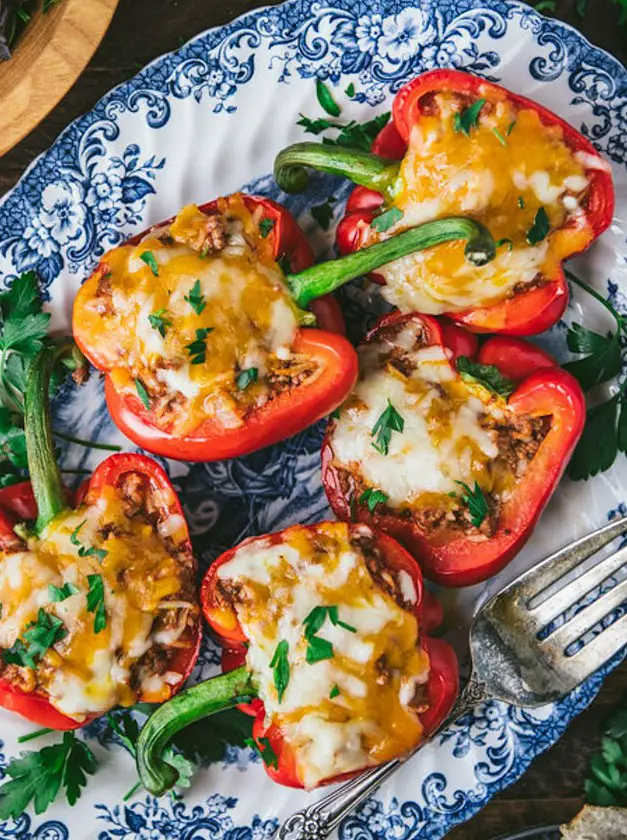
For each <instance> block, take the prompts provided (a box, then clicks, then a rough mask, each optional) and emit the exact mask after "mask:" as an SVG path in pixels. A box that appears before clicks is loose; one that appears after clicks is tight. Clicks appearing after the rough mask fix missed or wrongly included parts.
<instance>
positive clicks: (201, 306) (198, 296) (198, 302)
mask: <svg viewBox="0 0 627 840" xmlns="http://www.w3.org/2000/svg"><path fill="white" fill-rule="evenodd" d="M183 300H185V301H187V303H189V305H190V306H191V307H192V309H193V310H194V312H195V313H196V315H201V314H202V312H203V311H204V310H205V308H206V306H207V304H206V302H205V296H204V295H203V293H202V292H201V290H200V280H196V282H195V283H194V285H193V286H192V288H191V291H190V293H189V294H188V295H183Z"/></svg>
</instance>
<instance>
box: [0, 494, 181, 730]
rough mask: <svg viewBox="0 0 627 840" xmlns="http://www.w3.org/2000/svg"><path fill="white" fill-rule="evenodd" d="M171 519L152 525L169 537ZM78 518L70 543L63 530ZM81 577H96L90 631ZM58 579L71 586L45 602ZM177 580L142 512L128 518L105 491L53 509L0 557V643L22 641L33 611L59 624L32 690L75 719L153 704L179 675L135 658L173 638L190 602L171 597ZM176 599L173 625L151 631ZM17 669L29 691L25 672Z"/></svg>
mask: <svg viewBox="0 0 627 840" xmlns="http://www.w3.org/2000/svg"><path fill="white" fill-rule="evenodd" d="M170 520H172V521H170ZM179 520H181V517H176V516H173V517H170V519H169V520H166V521H165V522H164V523H162V526H161V528H160V530H164V531H165V532H169V535H170V536H171V538H172V539H173V540H174V541H175V543H176V542H177V541H180V540H181V539H182V538H184V536H185V531H184V529H182V525H183V524H184V523H183V522H182V520H181V521H179ZM81 523H84V524H83V525H82V526H81V528H80V529H79V531H78V534H77V535H76V536H75V540H77V541H78V544H74V543H73V542H72V540H71V536H72V533H73V532H74V530H75V529H76V528H77V527H78V526H79V525H81ZM103 529H106V531H108V532H109V533H108V535H107V536H103ZM81 547H82V548H83V550H84V551H85V550H86V549H88V548H89V547H97V548H101V549H104V550H105V551H106V552H107V553H106V556H105V557H104V558H103V559H102V561H99V560H98V558H97V557H96V556H95V555H93V554H92V555H84V556H82V557H81V556H80V554H79V551H80V550H81ZM89 575H101V576H102V581H103V584H104V604H105V609H106V616H107V621H106V627H105V628H104V629H103V630H101V631H100V632H99V633H96V632H95V614H94V612H89V611H88V604H87V593H88V591H89V582H88V576H89ZM65 584H72V585H73V586H74V587H75V588H76V589H77V590H78V592H77V593H76V594H73V595H71V596H70V597H69V598H66V599H65V600H62V601H58V602H54V603H53V602H52V599H51V593H50V589H49V587H50V585H53V586H56V587H59V588H60V587H63V586H64V585H65ZM181 586H182V582H181V569H180V565H179V563H178V561H177V559H176V558H174V557H173V556H172V555H171V554H170V553H169V552H168V551H167V550H166V548H165V545H164V543H163V539H162V537H161V536H160V533H159V532H158V531H156V530H155V528H154V527H153V526H152V525H151V524H149V523H148V522H147V521H146V520H145V519H144V518H143V517H134V518H131V519H129V518H128V517H127V516H126V515H125V514H124V513H123V510H122V503H121V501H120V499H119V498H118V497H117V496H116V495H115V494H114V492H113V491H112V492H111V493H110V495H109V496H107V497H104V498H102V499H100V500H99V501H98V502H97V503H96V504H93V505H89V506H87V505H82V506H81V507H79V508H78V509H77V510H76V511H72V512H67V513H62V514H60V515H59V516H57V517H56V518H55V519H54V520H53V521H52V522H51V523H49V525H48V526H47V527H46V528H45V530H44V531H43V532H42V534H41V536H40V537H39V538H31V539H29V541H28V544H27V546H26V548H25V550H24V551H22V552H17V553H11V554H2V555H1V556H0V604H2V614H1V617H0V649H9V648H11V647H12V646H13V645H14V644H15V642H16V641H17V640H18V639H19V638H23V635H24V632H25V630H27V629H28V625H29V624H30V623H31V622H35V621H36V619H37V614H38V611H39V610H40V609H42V608H43V609H44V610H45V611H46V612H47V613H48V614H50V615H51V616H56V617H57V618H58V619H60V620H61V621H62V622H63V625H64V628H65V630H66V631H67V635H66V636H65V638H64V639H62V640H60V641H59V642H57V643H56V644H54V645H53V646H52V647H50V648H49V649H48V651H47V652H46V653H45V655H44V656H43V657H42V659H41V660H40V661H39V662H38V663H37V672H36V685H37V688H38V689H39V690H40V691H43V692H45V693H46V694H47V695H48V698H49V700H50V703H51V704H52V705H53V706H54V707H55V708H56V709H58V710H59V711H60V712H62V713H63V714H65V715H67V716H69V717H71V718H73V719H75V720H77V721H81V720H84V719H85V717H86V716H88V715H91V714H94V713H95V714H102V713H104V712H107V711H109V710H110V709H112V708H114V707H115V706H117V705H122V706H131V705H133V704H134V703H136V702H137V700H138V699H139V697H141V699H143V700H146V701H147V702H161V701H163V700H166V699H168V698H169V696H170V694H171V689H170V686H171V685H173V684H176V683H179V682H180V680H181V674H178V673H175V672H172V671H169V672H166V673H154V672H153V671H152V670H151V669H150V668H149V667H147V666H146V665H144V664H143V663H139V660H140V659H141V658H142V657H143V656H144V655H145V654H146V653H147V652H148V651H150V650H151V649H152V648H153V647H155V646H156V645H158V644H164V643H165V644H174V645H176V642H177V640H178V639H180V637H181V636H182V634H183V632H184V630H185V627H186V618H187V612H186V610H187V609H188V608H191V609H195V608H194V605H193V604H188V603H183V602H177V601H173V600H172V599H173V598H174V597H175V596H176V594H177V593H178V592H179V591H180V590H181ZM177 604H178V608H179V609H181V608H182V612H181V621H180V623H179V624H178V626H176V627H173V628H172V629H170V630H168V631H165V632H167V634H168V638H167V640H165V639H160V638H158V636H159V633H158V631H156V630H155V627H156V625H155V617H156V616H158V615H159V614H160V612H161V611H163V610H171V609H174V608H176V607H177ZM162 632H163V631H162ZM138 663H139V664H138ZM9 667H11V666H9ZM19 670H20V672H22V673H21V677H22V678H23V679H24V680H25V682H26V683H27V684H28V683H30V684H31V687H32V688H34V687H35V685H34V680H33V679H32V674H33V672H32V671H31V670H30V669H26V668H21V667H20V669H19Z"/></svg>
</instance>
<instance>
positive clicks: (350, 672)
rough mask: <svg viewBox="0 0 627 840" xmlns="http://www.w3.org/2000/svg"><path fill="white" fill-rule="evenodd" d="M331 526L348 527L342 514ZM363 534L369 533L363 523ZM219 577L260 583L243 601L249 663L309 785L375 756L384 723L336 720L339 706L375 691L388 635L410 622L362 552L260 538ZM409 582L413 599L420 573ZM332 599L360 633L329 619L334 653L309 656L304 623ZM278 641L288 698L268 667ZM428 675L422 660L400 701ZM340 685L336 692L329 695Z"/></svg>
mask: <svg viewBox="0 0 627 840" xmlns="http://www.w3.org/2000/svg"><path fill="white" fill-rule="evenodd" d="M320 527H324V526H320ZM329 527H333V528H339V529H344V530H345V529H346V526H345V525H343V524H341V523H329ZM364 533H370V532H369V530H368V529H364ZM218 576H219V578H220V579H222V580H224V581H237V582H239V583H240V584H243V585H244V586H245V587H246V589H247V591H249V590H250V587H253V588H254V591H255V593H256V595H255V598H256V599H257V598H258V599H259V601H260V604H263V608H262V607H261V606H260V605H257V607H256V608H255V609H254V610H250V609H249V610H247V609H246V608H245V607H238V620H239V622H240V624H241V626H242V629H243V631H244V633H245V635H246V637H247V638H248V640H249V642H250V645H249V650H248V655H247V662H248V665H249V667H250V669H251V671H252V673H253V674H254V675H255V677H256V679H257V681H258V685H259V696H260V698H261V699H262V700H263V702H264V705H265V709H266V716H267V718H268V719H269V720H272V721H276V722H277V723H278V724H279V725H280V727H281V729H282V731H283V732H284V737H285V738H286V741H287V742H288V743H289V745H290V750H293V751H294V752H295V755H296V762H297V767H298V769H299V775H300V777H301V780H302V782H303V783H304V784H305V786H306V787H313V786H315V785H316V784H318V783H319V782H320V781H322V780H324V779H328V778H331V777H333V776H336V775H339V774H342V773H346V772H350V771H351V770H355V769H359V768H361V767H364V766H367V765H369V764H372V763H373V762H372V759H371V757H370V754H369V751H368V749H367V746H366V744H367V743H368V742H369V740H371V739H373V738H374V739H375V740H376V737H377V734H378V733H379V723H378V722H377V721H376V720H374V719H373V718H372V717H370V718H369V717H368V715H363V714H361V715H360V714H358V713H355V712H353V714H348V716H340V717H339V718H338V719H335V718H336V717H337V715H334V713H333V708H334V707H336V706H339V707H342V708H345V709H346V710H347V711H349V712H350V710H351V709H355V708H357V709H358V708H360V707H359V704H360V703H363V702H365V700H366V698H368V695H369V693H370V692H372V691H377V690H378V689H377V686H376V684H369V683H368V679H372V673H373V672H374V670H375V669H374V662H375V660H376V658H377V657H378V656H380V655H381V650H380V646H381V641H380V640H381V637H382V636H387V635H388V634H390V633H391V634H394V632H398V631H395V629H394V628H399V627H401V626H402V625H403V622H405V621H406V620H407V613H406V612H405V610H403V608H401V607H400V606H398V605H397V604H396V603H395V602H394V601H393V600H392V599H391V598H390V597H389V596H387V595H384V594H383V593H381V592H380V591H378V590H377V589H376V587H374V586H373V584H372V581H371V578H370V574H369V572H368V570H367V568H366V565H365V560H364V558H363V556H362V555H361V554H359V553H356V552H355V551H354V550H352V549H351V548H350V547H349V546H348V544H347V545H346V546H344V547H343V548H342V549H341V550H339V551H338V553H337V554H336V555H334V556H333V557H329V556H327V558H326V560H324V561H321V560H320V559H319V558H318V559H316V558H315V557H312V555H311V554H310V553H309V552H308V551H305V550H303V546H302V542H301V543H299V544H298V545H296V544H286V543H279V544H277V545H272V544H271V543H270V541H269V540H267V541H265V542H260V541H255V542H254V543H252V544H249V545H248V546H243V547H242V548H240V549H239V550H238V551H237V552H236V553H235V555H234V556H233V558H232V559H231V560H230V561H229V562H228V563H226V564H225V565H223V566H221V567H220V569H219V572H218ZM408 577H409V576H408ZM404 586H405V587H406V588H407V590H408V592H410V594H411V595H412V596H413V599H414V600H415V598H416V592H415V588H414V587H413V582H412V581H411V580H409V584H408V583H407V582H405V584H404ZM259 587H260V588H261V589H258V588H259ZM345 593H350V597H348V596H347V595H346V594H345ZM330 605H336V606H337V607H338V613H339V619H340V620H341V621H342V622H344V623H346V624H348V625H349V626H350V627H352V628H354V630H355V632H351V631H350V630H347V629H345V628H343V627H341V626H339V625H338V626H334V625H333V624H332V623H331V621H330V620H329V619H328V618H327V620H326V621H325V622H324V624H323V625H322V627H321V628H320V630H319V631H318V632H317V634H316V635H317V636H318V637H319V638H321V639H326V640H327V641H328V642H330V643H331V644H332V645H333V651H334V656H333V658H331V659H325V660H322V661H320V662H315V663H312V664H309V663H308V662H307V661H306V650H307V642H306V639H305V636H304V624H303V622H304V621H305V619H306V618H307V616H308V615H309V614H310V613H311V611H312V610H313V609H314V608H316V607H320V606H330ZM412 621H413V619H412ZM280 641H286V642H287V643H288V646H289V647H288V659H289V668H290V677H289V682H288V685H287V688H286V690H285V693H284V696H283V698H282V701H281V702H279V700H278V696H277V690H276V688H275V683H274V672H273V668H272V667H271V662H272V659H273V656H274V654H275V651H276V649H277V645H278V644H279V642H280ZM377 650H378V653H377ZM368 674H370V675H371V676H370V677H368V676H367V675H368ZM427 677H428V667H425V668H424V669H423V670H421V671H420V673H419V674H417V675H416V674H414V675H412V676H408V677H407V678H405V679H402V680H401V681H400V687H399V696H398V697H397V703H399V702H401V701H400V699H399V698H400V694H403V696H404V698H405V699H404V701H403V705H404V706H407V705H409V703H410V702H411V699H412V697H413V693H414V688H415V685H416V684H417V683H418V682H421V681H424V680H426V678H427ZM335 685H337V686H338V688H339V694H338V695H337V697H335V698H333V699H331V698H330V697H329V695H330V693H331V689H332V688H333V687H334V686H335ZM390 713H391V712H390ZM343 717H344V718H345V719H342V718H343ZM379 737H380V735H379Z"/></svg>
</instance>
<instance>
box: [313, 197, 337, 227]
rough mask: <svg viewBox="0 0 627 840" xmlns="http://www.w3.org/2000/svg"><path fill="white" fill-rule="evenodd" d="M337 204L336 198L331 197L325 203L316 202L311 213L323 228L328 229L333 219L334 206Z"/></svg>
mask: <svg viewBox="0 0 627 840" xmlns="http://www.w3.org/2000/svg"><path fill="white" fill-rule="evenodd" d="M332 204H335V199H334V198H329V199H327V201H325V203H324V204H314V206H313V207H312V208H311V215H312V216H313V218H314V220H315V221H316V222H318V224H319V225H320V227H321V228H322V230H328V229H329V225H330V224H331V222H332V221H333V207H332V206H331V205H332Z"/></svg>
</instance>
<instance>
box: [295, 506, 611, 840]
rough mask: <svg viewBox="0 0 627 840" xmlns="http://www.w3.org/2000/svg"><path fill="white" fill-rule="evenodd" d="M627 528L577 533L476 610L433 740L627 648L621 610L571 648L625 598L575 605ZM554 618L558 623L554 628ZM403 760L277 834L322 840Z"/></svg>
mask: <svg viewBox="0 0 627 840" xmlns="http://www.w3.org/2000/svg"><path fill="white" fill-rule="evenodd" d="M626 532H627V516H625V517H623V518H621V519H618V520H616V521H614V522H611V523H610V524H609V525H605V526H604V527H603V528H599V530H597V531H594V532H593V533H592V534H588V536H585V537H581V538H580V539H578V540H577V541H576V542H574V543H571V545H568V546H565V547H564V548H561V549H560V550H559V551H557V552H555V554H552V555H551V556H550V557H547V559H546V560H543V561H542V562H541V563H539V564H538V565H536V566H534V567H533V568H532V569H530V570H529V571H528V572H525V573H524V574H522V575H521V576H520V577H518V578H517V579H516V580H515V581H513V583H510V584H509V586H507V587H505V589H503V590H502V591H501V592H499V593H498V594H497V595H495V596H494V597H493V598H491V599H490V600H489V601H487V602H486V603H485V604H484V605H483V606H482V607H481V609H480V610H479V611H478V612H477V615H476V616H475V618H474V620H473V622H472V625H471V627H470V654H471V659H472V672H471V675H470V679H469V681H468V683H467V684H466V686H465V688H464V690H463V691H462V693H461V694H460V696H459V699H458V700H457V702H456V704H455V706H454V707H453V710H452V711H451V714H450V715H449V716H448V718H447V719H446V720H445V721H444V723H443V724H442V725H441V726H440V727H439V729H438V730H437V732H434V733H433V734H432V735H431V739H433V738H434V737H435V736H436V735H437V734H438V733H439V732H441V731H442V730H443V729H445V728H446V727H447V726H450V725H451V724H452V723H455V721H457V720H459V718H461V717H463V716H464V715H466V714H468V713H469V712H471V711H472V710H473V709H474V708H475V706H477V705H478V704H479V703H482V702H484V701H486V700H504V701H505V702H506V703H511V704H512V705H514V706H529V707H533V706H542V705H543V704H545V703H550V702H553V701H554V700H557V699H559V698H560V697H563V696H564V695H565V694H568V693H569V692H571V691H573V690H574V689H575V688H576V687H577V686H578V685H580V684H581V683H582V682H583V681H584V680H585V679H586V678H587V677H589V676H591V675H592V674H593V673H594V672H595V671H597V670H598V669H599V668H600V667H601V666H602V665H604V664H605V663H606V662H607V661H608V660H609V659H611V658H612V656H614V655H615V654H616V653H618V651H619V650H620V649H621V648H622V647H624V646H625V645H627V613H626V614H625V615H623V616H622V617H620V618H618V620H617V621H615V622H614V623H613V624H612V625H611V626H610V627H608V628H607V629H604V630H602V632H598V633H595V635H594V636H593V637H592V638H591V639H590V640H589V641H587V643H585V642H586V640H585V639H583V642H584V643H583V644H581V645H580V647H579V649H578V650H575V651H573V650H572V646H573V645H574V644H575V643H576V642H579V641H580V640H582V637H584V636H586V633H588V636H590V632H589V631H591V630H592V629H593V628H595V625H597V623H598V622H599V621H601V620H602V619H603V618H605V616H607V615H608V614H609V613H611V612H612V611H613V610H615V609H616V608H617V607H619V606H620V605H621V604H622V603H623V602H624V601H627V578H625V579H624V580H622V581H621V582H620V583H617V584H616V586H614V587H613V588H612V589H610V590H609V591H608V592H606V593H605V594H603V595H601V596H599V597H598V598H596V599H595V600H592V601H591V602H590V603H587V604H585V603H584V605H580V608H577V605H578V604H579V602H580V601H581V600H582V599H584V598H585V597H586V596H590V597H592V593H593V591H594V590H595V588H596V587H598V586H599V585H600V584H602V583H604V582H605V581H606V580H607V579H608V578H611V577H613V576H614V575H615V574H616V573H617V572H618V571H619V570H620V569H621V567H622V566H624V565H625V564H627V546H624V547H623V548H621V549H619V550H618V551H616V552H614V553H611V554H609V555H608V556H606V557H601V558H599V559H598V560H596V562H594V563H593V564H585V561H586V560H588V559H589V558H592V557H593V556H594V555H595V554H597V552H599V551H600V550H601V549H602V548H603V547H604V546H606V545H607V544H608V543H610V542H611V541H612V540H614V539H616V538H617V537H619V536H621V535H622V534H624V533H626ZM580 566H581V568H578V567H580ZM568 611H569V612H568ZM564 613H566V614H565V615H564ZM559 616H562V617H563V620H562V621H561V622H560V623H556V624H555V625H553V622H554V621H555V619H556V618H558V617H559ZM541 631H544V633H542V632H541ZM569 648H571V650H570V651H569ZM567 651H568V652H567ZM431 739H430V740H431ZM425 743H426V742H425ZM422 746H424V744H422V745H421V747H422ZM419 749H420V747H419ZM414 754H415V753H414ZM405 761H406V759H405V760H400V759H397V760H395V761H391V762H389V763H387V764H382V765H380V766H378V767H375V768H373V769H372V770H369V771H367V772H365V773H363V774H362V775H360V776H358V777H357V778H355V779H352V780H351V781H349V782H347V783H346V784H344V785H342V786H341V787H338V788H336V789H335V790H333V791H331V793H329V794H327V796H324V797H323V798H322V799H320V800H318V801H317V802H315V803H314V804H313V805H310V806H309V807H307V808H303V809H302V810H301V811H297V812H296V813H295V814H293V815H292V816H291V817H290V818H289V819H288V820H287V821H286V822H285V824H284V825H283V827H282V828H281V830H280V832H279V838H280V840H324V838H326V837H328V836H329V834H330V833H331V832H332V831H333V830H334V829H335V828H337V827H338V826H339V824H340V823H341V822H342V820H343V819H344V818H345V817H346V816H348V814H350V812H351V811H353V810H354V809H355V808H356V807H357V806H358V805H359V804H360V803H361V802H363V800H364V799H366V798H367V797H368V796H370V794H372V793H373V792H374V791H375V790H376V789H377V788H378V787H379V785H381V784H383V782H385V781H386V779H389V778H390V776H392V775H393V774H394V773H395V772H396V771H397V770H398V769H399V768H400V767H402V766H403V764H404V763H405Z"/></svg>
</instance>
